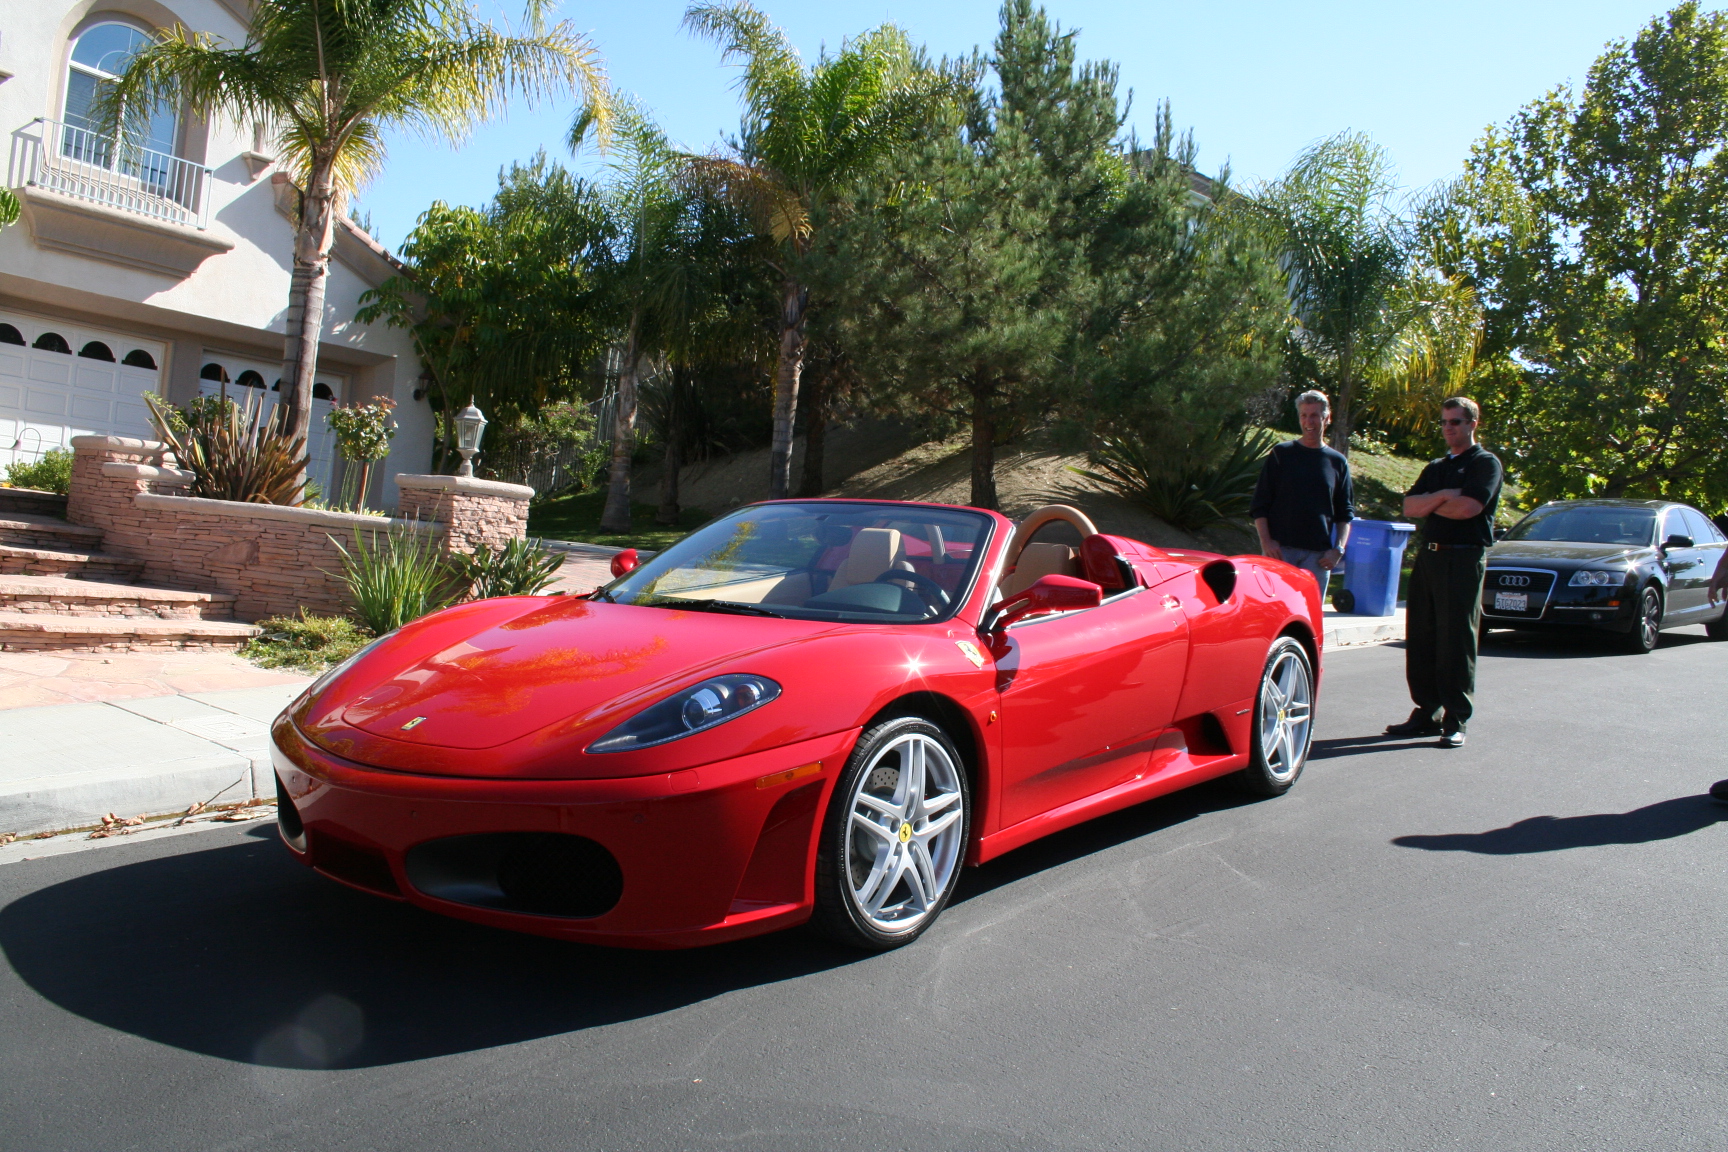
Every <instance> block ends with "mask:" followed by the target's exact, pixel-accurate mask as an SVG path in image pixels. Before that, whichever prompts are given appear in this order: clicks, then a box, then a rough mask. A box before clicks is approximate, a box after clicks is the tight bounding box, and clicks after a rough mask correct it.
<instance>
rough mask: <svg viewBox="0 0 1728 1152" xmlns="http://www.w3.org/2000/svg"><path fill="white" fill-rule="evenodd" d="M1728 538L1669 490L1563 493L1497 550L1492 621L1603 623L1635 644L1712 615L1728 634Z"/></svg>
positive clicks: (1503, 624)
mask: <svg viewBox="0 0 1728 1152" xmlns="http://www.w3.org/2000/svg"><path fill="white" fill-rule="evenodd" d="M1725 545H1728V540H1725V539H1724V537H1723V535H1722V533H1721V532H1719V531H1718V530H1717V528H1716V525H1714V524H1712V523H1711V522H1710V518H1709V517H1707V516H1705V515H1704V514H1703V513H1702V512H1700V511H1698V509H1696V508H1692V507H1689V506H1687V505H1685V504H1670V503H1667V502H1665V501H1662V500H1556V501H1553V502H1552V503H1549V504H1544V505H1542V506H1541V507H1540V508H1537V509H1534V510H1533V511H1532V512H1530V514H1529V515H1527V516H1525V517H1524V519H1522V520H1520V521H1518V523H1517V524H1514V525H1513V526H1512V527H1511V528H1510V529H1509V530H1507V532H1506V534H1505V535H1504V536H1503V537H1501V539H1500V541H1499V542H1498V543H1496V544H1495V545H1494V547H1493V548H1491V549H1489V550H1488V576H1487V579H1486V580H1485V581H1484V582H1483V585H1482V627H1483V629H1484V630H1486V629H1489V628H1531V629H1546V628H1594V629H1599V630H1601V631H1604V632H1615V633H1620V634H1621V635H1622V636H1624V637H1625V639H1624V643H1625V645H1626V647H1627V648H1628V649H1630V650H1631V651H1633V652H1649V651H1651V650H1652V649H1654V648H1655V647H1656V642H1657V639H1658V637H1659V635H1660V633H1661V632H1662V631H1663V630H1664V629H1668V628H1680V627H1683V626H1685V625H1687V624H1702V625H1704V626H1705V629H1706V631H1708V632H1709V634H1710V638H1711V639H1712V640H1723V639H1728V619H1725V618H1724V612H1725V611H1728V608H1725V606H1724V605H1722V604H1717V605H1714V606H1712V605H1711V603H1710V592H1709V588H1710V578H1711V577H1712V576H1714V575H1715V574H1716V564H1717V562H1718V561H1720V560H1721V559H1722V550H1723V548H1724V546H1725Z"/></svg>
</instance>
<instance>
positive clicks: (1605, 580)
mask: <svg viewBox="0 0 1728 1152" xmlns="http://www.w3.org/2000/svg"><path fill="white" fill-rule="evenodd" d="M1625 582H1626V573H1624V572H1592V571H1589V570H1588V569H1585V568H1580V569H1578V571H1576V572H1574V573H1572V579H1570V580H1568V581H1566V583H1568V584H1570V585H1571V586H1572V587H1574V588H1594V587H1601V586H1606V585H1610V584H1624V583H1625Z"/></svg>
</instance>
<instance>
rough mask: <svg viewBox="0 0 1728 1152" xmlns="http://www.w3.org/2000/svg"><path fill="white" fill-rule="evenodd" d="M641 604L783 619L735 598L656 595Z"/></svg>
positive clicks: (646, 606) (645, 606)
mask: <svg viewBox="0 0 1728 1152" xmlns="http://www.w3.org/2000/svg"><path fill="white" fill-rule="evenodd" d="M641 605H642V607H644V608H689V609H693V610H694V611H697V612H729V613H731V614H732V615H734V616H772V617H773V618H774V619H776V620H782V619H784V617H783V616H781V615H780V613H778V612H770V611H768V609H766V608H758V607H757V606H756V605H754V604H740V603H739V602H738V601H736V600H686V599H684V598H683V597H680V596H656V597H654V598H653V599H652V600H644V601H641Z"/></svg>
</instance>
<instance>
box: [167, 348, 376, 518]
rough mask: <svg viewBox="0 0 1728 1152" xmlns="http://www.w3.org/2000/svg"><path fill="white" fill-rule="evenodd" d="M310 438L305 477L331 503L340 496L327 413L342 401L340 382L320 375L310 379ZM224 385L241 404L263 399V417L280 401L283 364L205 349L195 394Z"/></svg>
mask: <svg viewBox="0 0 1728 1152" xmlns="http://www.w3.org/2000/svg"><path fill="white" fill-rule="evenodd" d="M312 380H313V397H312V435H311V443H310V444H308V445H307V453H306V454H307V456H308V457H310V459H309V460H308V461H307V468H306V474H307V476H308V477H309V478H310V479H311V480H312V482H313V483H314V484H317V485H318V490H319V493H320V494H321V498H322V499H323V500H325V501H333V500H335V499H336V498H337V496H338V495H339V494H338V493H337V492H336V491H335V489H334V488H333V487H332V486H331V485H332V480H333V478H334V476H335V472H336V433H335V432H333V431H331V429H330V412H331V410H332V409H334V408H335V407H336V404H337V402H338V401H340V400H341V399H342V379H341V377H339V376H331V375H328V374H327V373H324V372H320V373H318V374H317V375H316V376H314V377H313V378H312ZM224 384H226V386H227V390H228V398H229V399H231V400H233V401H234V402H235V403H236V404H240V405H244V404H246V403H247V402H248V401H249V400H254V399H255V398H262V400H263V403H264V415H263V418H264V419H266V420H268V419H269V418H270V413H271V412H272V411H273V410H274V409H275V407H276V405H277V404H278V403H279V402H280V401H281V399H282V387H283V385H282V363H281V361H277V362H276V363H274V364H266V363H264V362H263V361H259V360H250V359H247V358H245V357H242V356H236V355H234V354H233V353H230V352H221V351H218V350H216V349H214V348H206V349H204V360H203V364H202V366H201V367H200V369H199V372H198V392H199V394H200V395H203V396H215V395H218V394H219V393H221V391H222V389H223V386H224Z"/></svg>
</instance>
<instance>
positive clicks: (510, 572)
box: [451, 540, 564, 600]
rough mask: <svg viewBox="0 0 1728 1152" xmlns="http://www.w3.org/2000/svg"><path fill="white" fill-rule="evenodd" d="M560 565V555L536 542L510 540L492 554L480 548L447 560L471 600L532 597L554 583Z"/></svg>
mask: <svg viewBox="0 0 1728 1152" xmlns="http://www.w3.org/2000/svg"><path fill="white" fill-rule="evenodd" d="M563 564H564V554H563V553H561V552H554V551H552V550H550V549H548V548H547V547H546V546H545V545H544V544H542V543H541V542H540V541H538V540H512V541H510V542H509V543H508V544H506V545H504V547H502V548H499V549H497V550H496V551H494V550H492V549H490V548H488V547H486V546H485V545H484V544H482V545H480V547H478V548H476V549H475V550H474V554H473V555H471V556H453V557H451V566H452V567H453V568H454V569H455V572H456V579H457V580H459V581H461V582H462V583H463V585H464V586H465V587H466V588H467V589H468V596H469V598H470V599H472V600H486V599H489V598H491V597H493V596H532V595H534V594H535V593H536V592H540V591H542V590H543V589H545V587H546V586H547V585H548V584H551V583H552V582H553V581H554V580H556V579H557V574H558V569H559V568H561V567H562V566H563Z"/></svg>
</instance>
